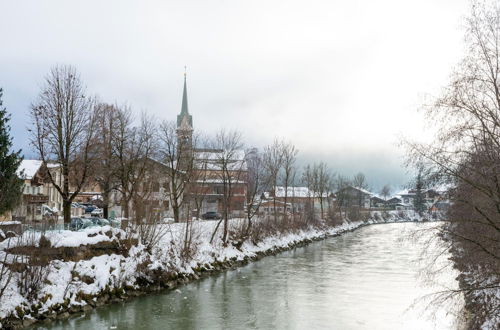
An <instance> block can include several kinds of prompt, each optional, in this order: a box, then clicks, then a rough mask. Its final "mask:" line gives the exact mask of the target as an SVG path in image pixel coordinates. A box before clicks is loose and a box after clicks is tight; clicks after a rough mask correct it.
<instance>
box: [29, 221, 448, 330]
mask: <svg viewBox="0 0 500 330" xmlns="http://www.w3.org/2000/svg"><path fill="white" fill-rule="evenodd" d="M431 226H436V224H435V223H434V224H430V223H425V224H416V223H396V224H382V225H372V226H367V227H363V228H361V229H359V230H356V231H354V232H351V233H347V234H344V235H342V236H338V237H333V238H329V239H326V240H324V241H319V242H315V243H312V244H310V245H308V246H306V247H303V248H297V249H295V250H292V251H288V252H284V253H281V254H279V255H277V256H271V257H265V258H263V259H261V260H260V261H257V262H254V263H251V264H249V265H247V266H244V267H241V268H239V269H237V270H233V271H227V272H224V273H221V274H218V275H214V276H212V277H209V278H205V279H203V280H200V281H197V282H193V283H190V284H188V285H185V286H181V287H179V289H178V290H175V291H165V292H162V293H158V294H150V295H147V296H143V297H138V298H135V299H132V300H130V301H128V302H124V303H118V304H112V305H108V306H103V307H101V308H98V309H96V310H94V311H91V312H89V313H87V314H86V315H82V316H80V317H74V318H71V319H69V320H64V321H57V322H54V323H48V324H41V325H37V326H35V327H34V328H35V329H454V328H456V325H455V318H454V316H453V315H452V314H447V313H446V307H444V306H439V307H438V306H434V307H432V308H433V311H434V312H435V318H430V317H429V315H428V313H425V314H423V310H425V309H426V308H427V307H428V305H427V303H426V302H424V301H420V300H419V298H421V297H423V296H424V295H426V294H429V293H432V292H436V291H438V290H440V289H442V287H441V286H440V285H438V284H429V283H427V281H423V279H422V278H421V277H420V276H419V271H420V269H421V267H422V265H421V263H420V262H419V259H420V257H421V252H422V251H423V250H424V247H425V246H426V245H427V243H426V242H425V241H424V240H418V241H414V240H412V239H409V237H408V234H409V233H410V232H412V231H414V230H415V229H422V228H430V227H431ZM425 235H432V233H430V232H429V233H426V234H425ZM425 235H424V236H425ZM443 257H444V258H446V256H443ZM455 276H456V274H455V273H453V271H451V270H446V271H443V272H441V274H440V278H439V280H440V283H444V284H445V285H447V286H451V287H456V286H457V285H456V283H455V280H454V278H455ZM413 305H414V306H413ZM412 306H413V307H412Z"/></svg>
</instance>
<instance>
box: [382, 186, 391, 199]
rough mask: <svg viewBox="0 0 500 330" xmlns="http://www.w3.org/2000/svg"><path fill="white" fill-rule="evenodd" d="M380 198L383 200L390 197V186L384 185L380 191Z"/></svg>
mask: <svg viewBox="0 0 500 330" xmlns="http://www.w3.org/2000/svg"><path fill="white" fill-rule="evenodd" d="M380 196H382V197H383V198H384V199H385V200H387V198H389V196H391V186H390V185H388V184H386V185H384V186H383V187H382V189H381V190H380Z"/></svg>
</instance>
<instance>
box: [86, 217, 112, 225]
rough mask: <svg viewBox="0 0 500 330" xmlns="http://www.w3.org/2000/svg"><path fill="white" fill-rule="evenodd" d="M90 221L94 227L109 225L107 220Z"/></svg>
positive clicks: (93, 219) (94, 219)
mask: <svg viewBox="0 0 500 330" xmlns="http://www.w3.org/2000/svg"><path fill="white" fill-rule="evenodd" d="M90 221H91V222H92V224H94V225H95V226H109V225H110V222H109V220H107V219H104V218H91V219H90Z"/></svg>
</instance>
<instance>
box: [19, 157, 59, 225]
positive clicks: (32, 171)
mask: <svg viewBox="0 0 500 330" xmlns="http://www.w3.org/2000/svg"><path fill="white" fill-rule="evenodd" d="M18 175H19V177H20V178H21V179H23V180H24V185H23V194H22V199H21V202H20V204H19V205H18V206H17V207H16V208H15V209H14V210H13V211H12V219H13V220H19V221H42V220H44V219H48V218H49V217H53V216H54V215H56V213H57V209H56V210H55V211H56V212H54V210H52V209H51V207H50V206H49V204H51V203H52V204H55V203H56V202H57V197H58V196H55V195H50V198H49V194H48V193H50V192H52V185H51V184H50V183H48V180H47V178H46V175H47V167H46V166H45V165H43V163H42V161H41V160H33V159H25V160H23V161H22V162H21V165H20V166H19V169H18Z"/></svg>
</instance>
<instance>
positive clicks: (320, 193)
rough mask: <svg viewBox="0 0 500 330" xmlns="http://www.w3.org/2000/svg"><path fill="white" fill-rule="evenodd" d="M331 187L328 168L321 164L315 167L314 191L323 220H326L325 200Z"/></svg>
mask: <svg viewBox="0 0 500 330" xmlns="http://www.w3.org/2000/svg"><path fill="white" fill-rule="evenodd" d="M330 186H331V173H330V170H329V169H328V166H327V165H326V164H325V163H323V162H320V163H318V164H314V167H313V191H314V194H315V197H316V198H318V199H319V205H320V210H321V219H324V216H325V213H324V205H323V203H324V200H325V199H326V198H328V193H329V188H330Z"/></svg>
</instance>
